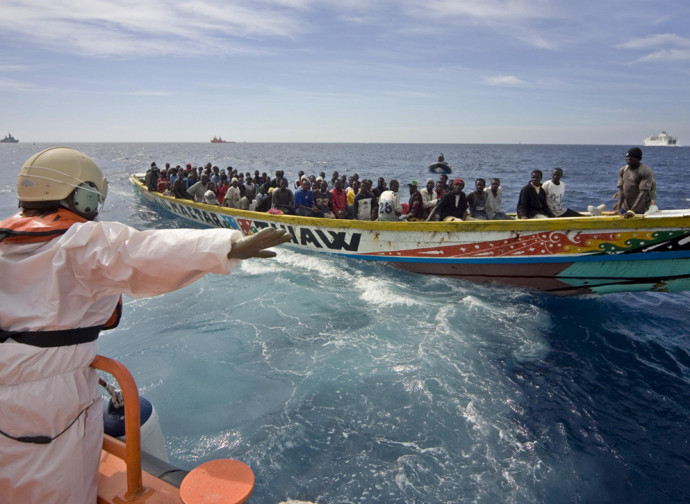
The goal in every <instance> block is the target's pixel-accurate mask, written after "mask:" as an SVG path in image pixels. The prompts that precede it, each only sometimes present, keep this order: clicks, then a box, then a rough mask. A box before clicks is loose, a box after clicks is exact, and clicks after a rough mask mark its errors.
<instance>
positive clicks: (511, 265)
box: [132, 176, 690, 294]
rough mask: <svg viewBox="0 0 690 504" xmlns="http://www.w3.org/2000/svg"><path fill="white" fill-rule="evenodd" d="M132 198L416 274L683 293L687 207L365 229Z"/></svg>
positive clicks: (553, 288)
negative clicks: (280, 231)
mask: <svg viewBox="0 0 690 504" xmlns="http://www.w3.org/2000/svg"><path fill="white" fill-rule="evenodd" d="M132 183H133V184H134V186H135V187H136V188H137V191H138V193H139V194H140V195H141V196H142V197H143V198H144V199H145V200H146V201H147V202H148V203H150V204H152V205H153V206H154V207H155V208H157V209H159V210H163V211H165V212H168V213H171V214H173V215H175V216H178V217H181V218H183V219H186V220H189V221H192V222H196V223H198V224H202V225H206V226H209V227H221V228H228V229H236V230H239V231H241V232H242V233H244V234H245V235H248V234H252V233H255V232H257V231H259V230H261V229H263V228H265V227H269V226H272V227H278V228H284V229H286V230H287V231H288V232H289V233H290V234H291V235H292V237H293V239H292V242H289V243H287V244H286V245H285V246H291V247H293V248H295V249H298V250H302V251H310V252H316V253H325V254H330V255H337V256H344V257H349V258H354V259H363V260H369V261H384V262H387V263H390V264H393V265H394V266H396V267H398V268H400V269H403V270H407V271H411V272H415V273H422V274H432V275H444V276H453V277H457V278H461V279H464V280H470V281H474V282H484V283H497V284H503V285H511V286H516V287H522V288H529V289H536V290H540V291H546V292H553V293H559V294H586V293H602V294H603V293H609V292H620V291H647V290H653V291H666V292H678V291H685V290H690V209H688V210H668V211H661V212H658V213H656V214H653V215H651V216H635V217H633V218H631V219H623V218H622V217H619V216H610V217H609V216H604V217H585V218H557V219H533V220H514V221H470V222H402V221H401V222H369V221H354V220H338V219H317V218H310V217H296V216H286V215H272V214H267V213H259V212H249V211H243V210H236V209H228V208H222V207H218V206H213V205H205V204H202V203H194V202H192V201H188V200H179V199H175V198H172V197H167V196H163V195H162V194H160V193H150V192H149V191H148V190H147V189H146V186H145V185H144V184H143V183H142V182H141V180H140V179H138V178H137V177H136V176H132Z"/></svg>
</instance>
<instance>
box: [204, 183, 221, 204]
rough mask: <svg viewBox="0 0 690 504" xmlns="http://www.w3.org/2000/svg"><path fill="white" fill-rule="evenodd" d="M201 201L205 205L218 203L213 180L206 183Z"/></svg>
mask: <svg viewBox="0 0 690 504" xmlns="http://www.w3.org/2000/svg"><path fill="white" fill-rule="evenodd" d="M202 203H206V204H207V205H218V196H216V187H215V184H214V183H213V182H209V183H208V189H207V190H206V192H205V193H204V197H203V199H202Z"/></svg>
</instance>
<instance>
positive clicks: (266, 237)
mask: <svg viewBox="0 0 690 504" xmlns="http://www.w3.org/2000/svg"><path fill="white" fill-rule="evenodd" d="M290 240H292V235H291V234H289V233H288V232H287V231H285V230H284V229H276V228H272V227H269V228H265V229H262V230H261V231H259V232H258V233H254V234H253V235H249V236H245V237H244V238H240V239H239V240H237V241H236V242H235V243H233V244H232V249H231V250H230V252H228V259H249V258H250V257H261V258H266V257H275V255H276V253H275V252H272V251H270V250H264V249H267V248H270V247H275V246H277V245H280V244H281V243H286V242H289V241H290Z"/></svg>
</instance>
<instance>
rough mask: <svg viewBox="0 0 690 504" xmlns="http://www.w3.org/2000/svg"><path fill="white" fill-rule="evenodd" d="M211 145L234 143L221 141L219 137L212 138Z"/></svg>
mask: <svg viewBox="0 0 690 504" xmlns="http://www.w3.org/2000/svg"><path fill="white" fill-rule="evenodd" d="M211 143H235V142H232V141H228V140H223V139H222V138H221V137H213V138H212V139H211Z"/></svg>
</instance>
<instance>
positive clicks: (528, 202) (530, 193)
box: [517, 170, 553, 219]
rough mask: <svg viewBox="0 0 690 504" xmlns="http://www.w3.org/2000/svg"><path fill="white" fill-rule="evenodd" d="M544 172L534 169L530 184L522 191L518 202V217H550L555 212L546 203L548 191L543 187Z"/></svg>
mask: <svg viewBox="0 0 690 504" xmlns="http://www.w3.org/2000/svg"><path fill="white" fill-rule="evenodd" d="M542 177H543V174H542V172H541V170H533V171H532V174H531V179H530V182H529V184H527V185H526V186H525V187H523V188H522V190H521V191H520V199H519V200H518V204H517V215H518V219H548V218H549V217H553V213H551V210H550V209H549V206H548V205H547V204H546V193H545V192H544V189H543V188H542V187H541V179H542Z"/></svg>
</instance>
